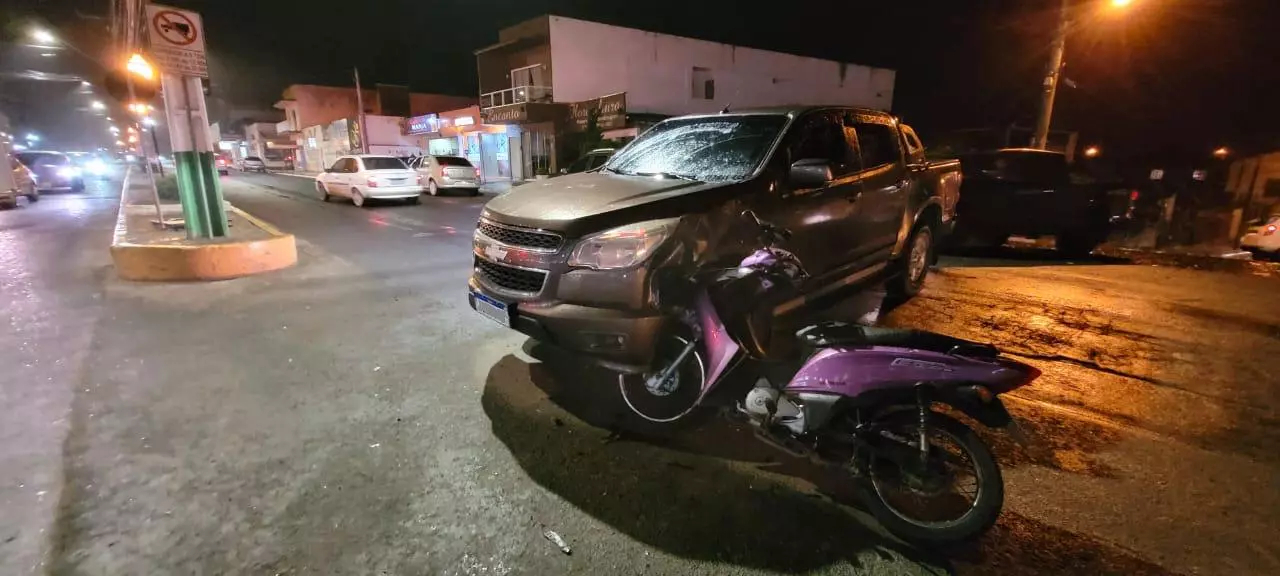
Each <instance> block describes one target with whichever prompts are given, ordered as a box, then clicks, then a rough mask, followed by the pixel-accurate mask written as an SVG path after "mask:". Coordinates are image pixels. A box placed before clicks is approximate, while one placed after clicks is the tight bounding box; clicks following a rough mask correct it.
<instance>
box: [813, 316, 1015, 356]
mask: <svg viewBox="0 0 1280 576" xmlns="http://www.w3.org/2000/svg"><path fill="white" fill-rule="evenodd" d="M796 337H797V338H799V339H800V341H801V342H803V343H805V344H807V345H809V346H812V347H814V348H831V347H834V346H885V347H892V348H910V349H913V350H929V351H932V352H941V353H943V354H953V355H956V356H973V357H979V358H994V357H996V356H999V355H1000V350H999V349H997V348H996V347H995V346H992V345H990V344H983V343H981V342H973V341H971V340H964V339H961V338H954V337H951V336H947V335H945V334H938V333H935V332H926V331H924V330H911V329H905V328H880V327H876V326H861V325H858V324H848V323H845V322H821V323H818V324H814V325H813V326H809V327H807V328H805V329H803V330H800V331H799V332H797V333H796Z"/></svg>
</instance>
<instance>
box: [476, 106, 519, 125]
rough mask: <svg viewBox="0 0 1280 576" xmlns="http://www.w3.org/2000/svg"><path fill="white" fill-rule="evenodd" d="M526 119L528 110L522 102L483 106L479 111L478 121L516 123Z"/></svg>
mask: <svg viewBox="0 0 1280 576" xmlns="http://www.w3.org/2000/svg"><path fill="white" fill-rule="evenodd" d="M528 119H529V111H528V108H527V107H526V106H525V105H524V104H512V105H510V106H499V107H497V108H485V109H483V110H481V111H480V121H481V122H483V123H485V124H516V123H520V122H524V121H525V120H528Z"/></svg>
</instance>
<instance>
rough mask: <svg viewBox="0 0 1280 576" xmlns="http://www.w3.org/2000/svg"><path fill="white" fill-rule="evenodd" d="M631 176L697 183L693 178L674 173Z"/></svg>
mask: <svg viewBox="0 0 1280 576" xmlns="http://www.w3.org/2000/svg"><path fill="white" fill-rule="evenodd" d="M632 174H633V175H635V176H648V177H650V178H675V179H677V180H688V181H689V182H699V180H698V179H697V178H694V177H693V176H686V175H684V174H676V173H674V172H632Z"/></svg>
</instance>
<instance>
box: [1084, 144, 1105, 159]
mask: <svg viewBox="0 0 1280 576" xmlns="http://www.w3.org/2000/svg"><path fill="white" fill-rule="evenodd" d="M1101 154H1102V149H1101V148H1099V147H1097V146H1090V147H1088V148H1085V149H1084V157H1085V158H1097V157H1098V156H1099V155H1101Z"/></svg>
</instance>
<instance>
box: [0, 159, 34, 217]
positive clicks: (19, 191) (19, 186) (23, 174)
mask: <svg viewBox="0 0 1280 576" xmlns="http://www.w3.org/2000/svg"><path fill="white" fill-rule="evenodd" d="M9 168H10V171H9V180H8V181H6V182H4V184H3V185H0V206H2V207H4V208H13V207H15V206H17V205H18V197H19V196H26V197H27V202H39V201H40V190H38V189H37V188H36V179H35V176H34V175H32V174H31V170H30V169H29V168H27V167H26V166H24V165H23V164H22V163H21V162H19V161H18V159H17V158H10V159H9Z"/></svg>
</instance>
